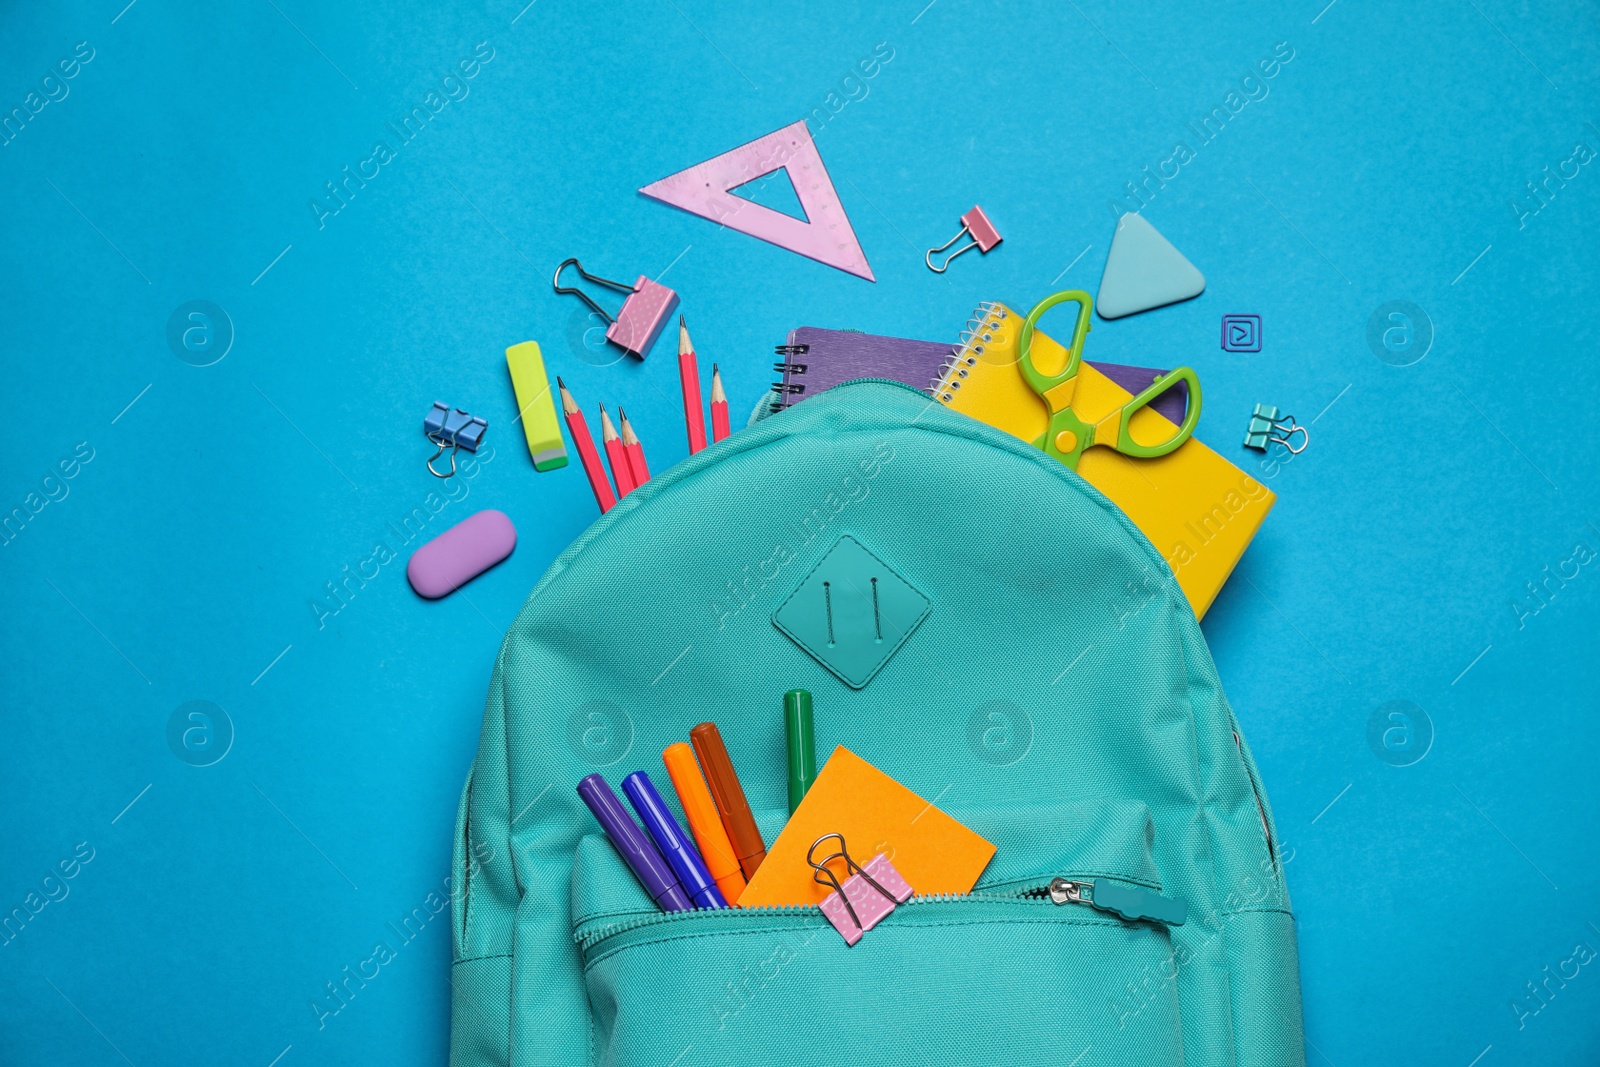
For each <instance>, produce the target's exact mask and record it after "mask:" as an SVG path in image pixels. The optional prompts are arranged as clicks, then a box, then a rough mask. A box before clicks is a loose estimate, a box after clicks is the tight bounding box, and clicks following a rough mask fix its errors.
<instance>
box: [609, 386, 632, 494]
mask: <svg viewBox="0 0 1600 1067" xmlns="http://www.w3.org/2000/svg"><path fill="white" fill-rule="evenodd" d="M600 439H601V440H603V441H604V442H605V445H606V459H608V460H610V461H611V477H613V478H615V479H616V480H617V496H618V497H625V496H627V495H628V494H629V493H631V492H633V491H634V489H636V488H637V486H635V485H634V484H633V467H632V465H631V464H630V463H629V462H628V453H627V452H626V451H624V449H623V447H622V438H621V437H619V436H617V428H616V427H615V426H613V425H612V424H611V416H610V415H607V414H606V406H605V405H604V404H601V405H600Z"/></svg>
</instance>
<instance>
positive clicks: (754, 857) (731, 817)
mask: <svg viewBox="0 0 1600 1067" xmlns="http://www.w3.org/2000/svg"><path fill="white" fill-rule="evenodd" d="M689 741H690V742H691V743H692V744H693V745H694V754H695V755H696V756H699V757H700V767H701V769H702V770H704V771H705V772H706V784H707V785H708V786H710V787H711V796H712V798H713V799H714V800H716V802H717V814H719V815H721V816H722V825H723V827H724V828H725V829H726V830H727V831H728V840H729V841H730V842H732V844H733V854H734V855H735V856H738V857H739V867H740V869H741V870H743V871H744V876H745V878H747V879H748V878H753V877H755V873H756V869H757V868H758V867H760V866H761V861H762V860H764V859H766V858H767V846H766V843H765V842H764V841H762V840H761V831H760V830H758V829H757V828H756V820H755V817H754V816H753V815H751V814H750V802H749V801H748V800H746V799H745V796H744V787H743V786H741V785H740V784H739V776H738V775H736V774H734V772H733V760H731V759H729V758H728V749H727V746H726V745H724V744H723V743H722V733H721V731H719V730H718V729H717V724H716V723H714V722H703V723H701V724H700V725H699V726H696V727H695V728H694V729H692V730H690V731H689Z"/></svg>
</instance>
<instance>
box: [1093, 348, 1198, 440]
mask: <svg viewBox="0 0 1600 1067" xmlns="http://www.w3.org/2000/svg"><path fill="white" fill-rule="evenodd" d="M1180 381H1181V382H1184V383H1185V384H1187V385H1188V386H1189V410H1188V411H1187V412H1185V413H1184V416H1183V424H1182V425H1181V426H1179V427H1178V428H1177V430H1176V431H1175V432H1174V433H1173V435H1172V436H1171V437H1169V438H1167V439H1166V440H1165V441H1161V442H1159V443H1157V444H1153V445H1142V444H1140V443H1139V442H1138V441H1135V440H1134V439H1133V435H1131V434H1130V433H1128V421H1129V420H1130V419H1132V418H1133V415H1134V412H1136V411H1139V410H1140V409H1141V408H1145V407H1148V406H1149V405H1150V403H1151V401H1153V400H1155V398H1156V397H1158V396H1160V395H1161V394H1162V393H1164V392H1166V391H1167V390H1168V389H1170V388H1172V386H1173V385H1175V384H1177V383H1178V382H1180ZM1199 421H1200V377H1199V375H1197V374H1195V372H1194V368H1193V367H1179V368H1177V369H1176V370H1170V371H1168V372H1167V373H1165V374H1163V375H1162V376H1161V377H1159V378H1157V379H1156V380H1155V381H1153V382H1151V383H1150V385H1149V387H1148V388H1147V389H1145V390H1144V391H1143V392H1141V393H1140V394H1139V395H1138V396H1136V397H1134V398H1133V399H1132V400H1130V401H1128V402H1127V403H1126V404H1124V405H1122V407H1121V408H1120V409H1119V411H1118V414H1117V437H1116V440H1115V441H1096V442H1095V444H1101V445H1110V446H1111V447H1112V448H1115V449H1116V450H1117V451H1118V452H1121V453H1122V454H1123V455H1125V456H1133V457H1134V458H1136V459H1154V458H1155V457H1157V456H1164V455H1166V454H1167V453H1168V452H1171V451H1173V450H1174V449H1176V448H1177V447H1178V446H1179V445H1181V444H1183V443H1184V442H1185V441H1187V440H1188V439H1189V438H1190V437H1191V436H1193V434H1194V428H1195V424H1196V423H1198V422H1199Z"/></svg>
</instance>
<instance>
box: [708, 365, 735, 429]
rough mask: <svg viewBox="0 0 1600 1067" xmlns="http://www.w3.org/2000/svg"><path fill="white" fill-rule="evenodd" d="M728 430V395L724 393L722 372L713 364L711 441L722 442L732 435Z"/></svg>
mask: <svg viewBox="0 0 1600 1067" xmlns="http://www.w3.org/2000/svg"><path fill="white" fill-rule="evenodd" d="M731 432H732V431H730V430H729V429H728V394H727V393H724V392H723V391H722V372H721V371H719V370H718V369H717V365H716V364H715V363H713V364H711V439H712V440H713V441H720V440H722V439H723V438H724V437H727V436H728V434H729V433H731Z"/></svg>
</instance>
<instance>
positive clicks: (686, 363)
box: [678, 315, 706, 456]
mask: <svg viewBox="0 0 1600 1067" xmlns="http://www.w3.org/2000/svg"><path fill="white" fill-rule="evenodd" d="M678 381H679V384H681V385H682V386H683V421H684V423H685V424H686V425H687V426H688V427H689V454H690V455H691V456H692V455H694V454H695V453H696V452H698V451H700V450H701V449H702V448H704V447H706V417H705V415H704V414H703V413H702V412H701V410H700V367H699V365H698V364H697V363H696V362H695V355H694V345H693V344H692V343H691V342H690V341H689V327H687V326H685V325H684V324H683V316H682V315H679V316H678Z"/></svg>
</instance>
